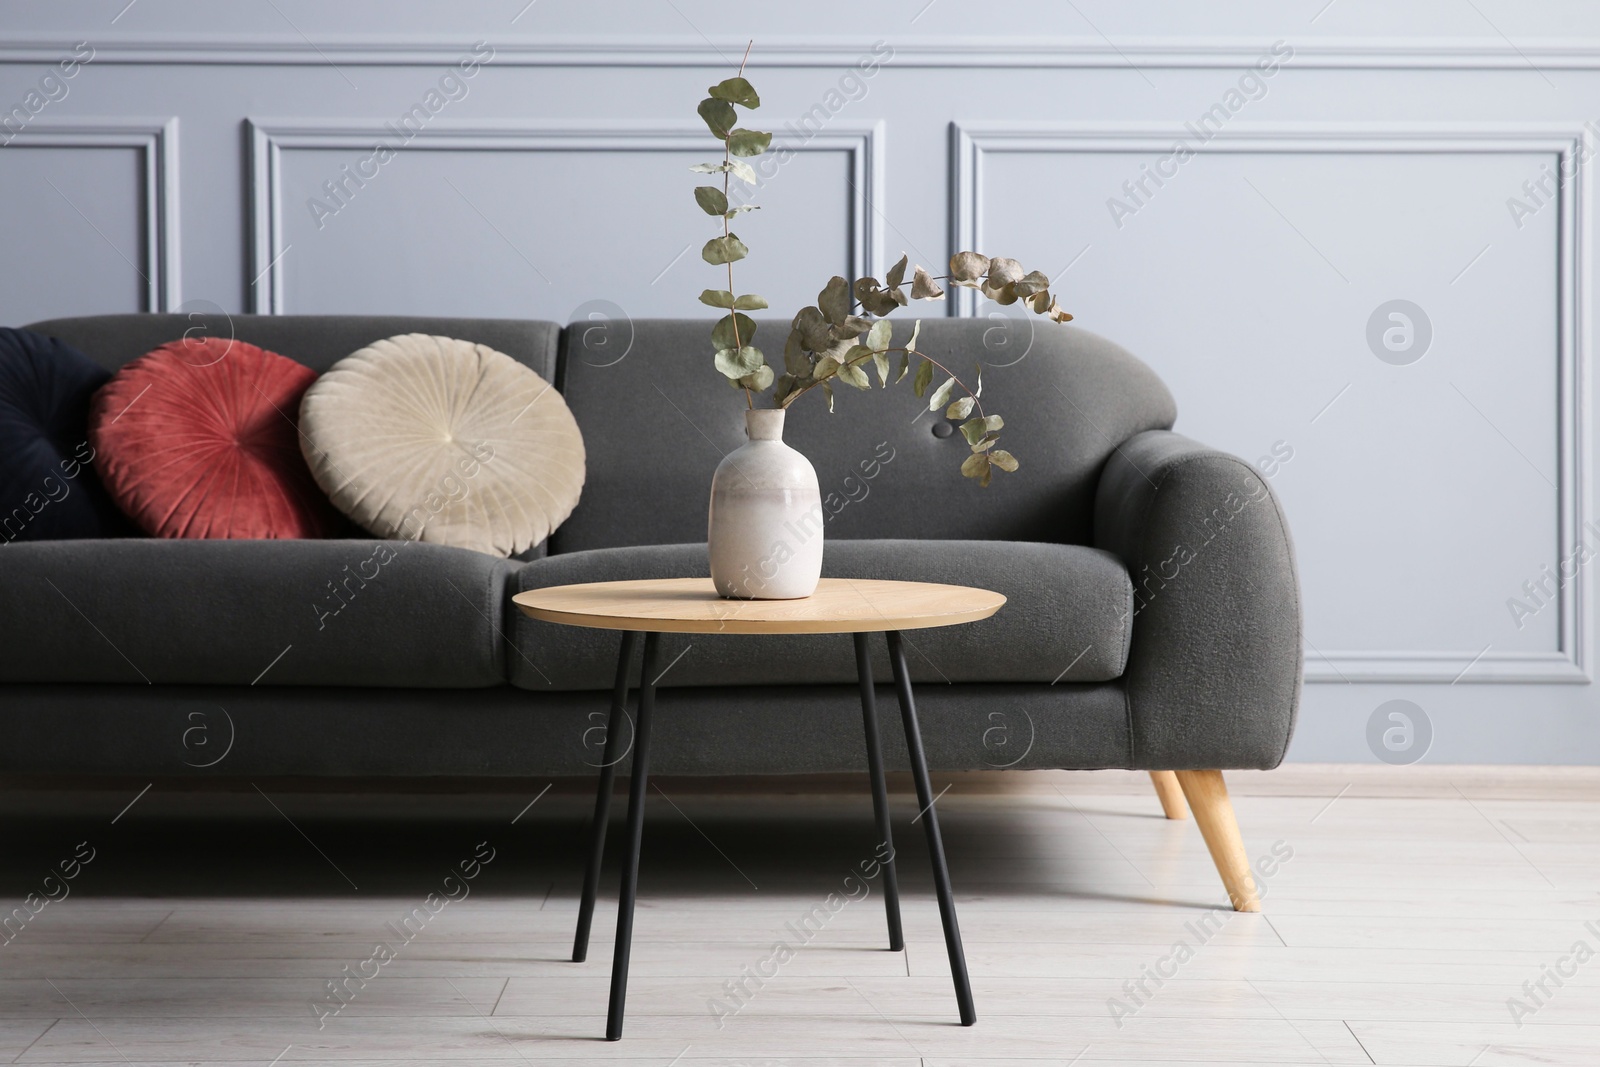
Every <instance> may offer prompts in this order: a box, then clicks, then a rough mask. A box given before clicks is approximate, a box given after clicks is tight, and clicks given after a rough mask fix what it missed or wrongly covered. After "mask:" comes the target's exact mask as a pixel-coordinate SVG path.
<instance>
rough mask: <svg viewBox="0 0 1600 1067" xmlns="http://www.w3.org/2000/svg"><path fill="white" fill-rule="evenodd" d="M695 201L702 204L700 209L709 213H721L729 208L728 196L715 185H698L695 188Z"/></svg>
mask: <svg viewBox="0 0 1600 1067" xmlns="http://www.w3.org/2000/svg"><path fill="white" fill-rule="evenodd" d="M694 202H695V203H697V204H699V205H700V210H701V211H704V212H705V213H706V214H707V215H720V214H722V213H723V212H724V211H727V210H728V197H727V195H726V194H725V193H723V191H722V190H721V189H718V188H717V187H716V186H715V185H697V186H695V190H694Z"/></svg>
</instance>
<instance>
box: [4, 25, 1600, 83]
mask: <svg viewBox="0 0 1600 1067" xmlns="http://www.w3.org/2000/svg"><path fill="white" fill-rule="evenodd" d="M482 39H487V40H488V41H489V43H490V44H492V45H493V46H494V48H495V60H494V64H495V66H497V67H499V66H519V67H565V66H589V67H593V66H609V67H721V66H726V65H729V64H730V63H731V62H732V60H730V59H729V58H728V57H730V56H732V57H735V58H736V57H737V56H738V55H739V54H740V53H741V52H743V50H744V46H745V43H746V41H745V38H742V37H741V38H738V39H733V38H728V39H725V40H721V41H708V40H706V39H704V38H701V37H699V36H696V35H660V36H651V37H640V36H635V37H617V38H596V37H588V36H559V35H558V36H551V37H543V38H538V39H534V38H533V37H531V36H529V35H527V34H522V33H519V34H518V35H517V36H516V37H513V38H508V39H499V38H498V37H497V35H496V34H495V33H494V32H492V31H490V32H486V33H485V34H484V35H482V36H481V37H478V38H462V39H460V40H454V41H443V40H440V39H439V38H438V37H436V36H432V37H430V36H426V35H420V34H407V35H391V36H387V37H382V36H380V37H371V36H366V35H363V36H360V37H354V36H340V35H333V36H327V37H320V38H317V39H316V40H311V39H307V38H304V37H300V36H294V35H276V34H262V35H256V34H223V35H214V36H184V35H161V36H137V35H129V36H126V37H119V38H117V39H114V40H107V41H104V42H100V41H97V42H95V58H94V62H95V63H96V64H102V63H117V64H159V65H171V64H250V65H268V66H317V65H325V64H329V63H334V64H340V65H352V66H443V65H450V64H452V63H454V62H456V61H457V60H458V59H459V58H460V57H461V55H462V54H463V53H464V52H466V51H469V50H470V49H471V48H472V45H473V44H474V43H475V41H477V40H482ZM1278 39H1284V40H1287V41H1288V42H1289V43H1290V44H1291V45H1293V47H1294V50H1295V56H1294V60H1293V65H1294V66H1297V67H1308V68H1323V69H1328V68H1331V69H1356V70H1361V69H1446V70H1510V71H1517V70H1520V71H1523V72H1525V73H1527V74H1529V75H1530V76H1537V75H1538V73H1539V72H1540V71H1542V70H1545V69H1550V70H1600V38H1525V39H1521V40H1517V41H1512V40H1509V39H1503V38H1499V37H1491V38H1485V37H1412V38H1401V39H1394V38H1382V39H1375V38H1367V37H1321V36H1317V37H1310V38H1300V39H1296V38H1295V37H1294V36H1293V35H1292V34H1287V33H1286V34H1270V35H1269V34H1263V35H1261V36H1254V37H1241V36H1234V37H1210V38H1196V37H1187V36H1165V37H1124V38H1121V39H1119V40H1118V41H1116V42H1112V41H1110V40H1108V39H1106V38H1103V37H1099V36H1094V37H1064V36H1054V37H1046V36H1032V37H1030V36H1009V35H999V36H987V37H984V36H972V37H967V36H963V37H950V36H936V35H921V36H906V37H899V38H894V37H890V36H885V37H878V36H863V37H860V38H855V37H851V38H844V37H837V36H828V37H787V38H786V39H784V40H783V41H780V42H776V43H772V44H763V45H762V47H761V50H760V53H759V54H758V56H757V57H756V58H755V61H754V63H753V64H752V69H753V70H757V71H759V70H761V69H763V68H773V67H846V66H851V65H853V64H855V63H856V62H857V61H859V60H860V59H861V58H862V57H863V56H864V55H866V54H868V53H870V52H871V50H872V48H873V46H874V45H875V44H877V43H878V42H879V41H880V40H883V41H886V42H887V43H888V44H889V46H890V47H892V48H893V50H894V57H893V60H892V62H893V63H894V64H895V65H896V66H902V67H934V68H949V67H1002V68H1019V67H1044V68H1123V69H1126V70H1133V69H1135V68H1144V67H1150V68H1156V69H1162V68H1207V67H1237V68H1243V67H1247V66H1250V65H1251V64H1253V63H1254V62H1255V61H1256V60H1257V59H1258V58H1259V57H1260V56H1261V54H1262V53H1263V52H1264V51H1265V50H1267V49H1268V48H1270V47H1271V45H1272V43H1273V42H1274V41H1275V40H1278ZM77 41H78V38H76V37H65V36H59V35H54V34H41V33H22V34H15V35H10V36H9V37H8V40H7V41H6V43H5V44H4V45H3V46H0V62H6V63H53V62H55V61H56V60H58V59H59V58H60V57H61V56H62V55H63V54H65V53H67V52H70V51H71V50H72V46H73V45H74V44H75V43H76V42H77Z"/></svg>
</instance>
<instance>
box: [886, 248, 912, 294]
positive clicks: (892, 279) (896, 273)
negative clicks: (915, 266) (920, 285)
mask: <svg viewBox="0 0 1600 1067" xmlns="http://www.w3.org/2000/svg"><path fill="white" fill-rule="evenodd" d="M905 280H906V257H905V256H901V257H900V262H898V263H896V264H895V265H894V266H892V267H890V268H889V273H888V274H885V275H884V276H883V286H884V288H885V289H898V288H900V284H901V283H902V282H904V281H905Z"/></svg>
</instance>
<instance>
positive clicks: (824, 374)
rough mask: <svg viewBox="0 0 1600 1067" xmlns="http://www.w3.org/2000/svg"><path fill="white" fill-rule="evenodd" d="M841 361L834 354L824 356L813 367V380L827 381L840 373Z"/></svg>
mask: <svg viewBox="0 0 1600 1067" xmlns="http://www.w3.org/2000/svg"><path fill="white" fill-rule="evenodd" d="M839 367H840V363H839V361H838V360H837V359H836V358H834V357H833V356H823V357H822V358H821V359H819V360H817V365H816V366H815V367H813V368H812V369H811V378H812V380H813V381H818V382H821V381H826V380H827V379H829V378H832V377H833V376H834V375H835V374H838V373H839Z"/></svg>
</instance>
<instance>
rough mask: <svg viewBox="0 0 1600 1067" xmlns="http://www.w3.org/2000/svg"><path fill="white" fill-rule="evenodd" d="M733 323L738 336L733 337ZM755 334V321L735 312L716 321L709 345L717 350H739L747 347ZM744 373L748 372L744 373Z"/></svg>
mask: <svg viewBox="0 0 1600 1067" xmlns="http://www.w3.org/2000/svg"><path fill="white" fill-rule="evenodd" d="M735 323H737V325H738V327H739V332H738V336H735V335H734V325H735ZM755 334H756V322H755V320H754V319H752V318H751V317H750V316H749V315H741V314H739V313H738V312H737V311H735V312H734V313H733V314H732V315H724V316H722V318H720V319H718V320H717V324H716V326H714V327H712V330H711V343H712V344H714V345H716V346H717V347H718V348H739V347H740V346H741V345H748V344H749V343H750V339H751V338H752V337H754V336H755ZM752 369H754V368H752ZM745 373H746V374H748V373H750V372H749V371H745Z"/></svg>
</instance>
